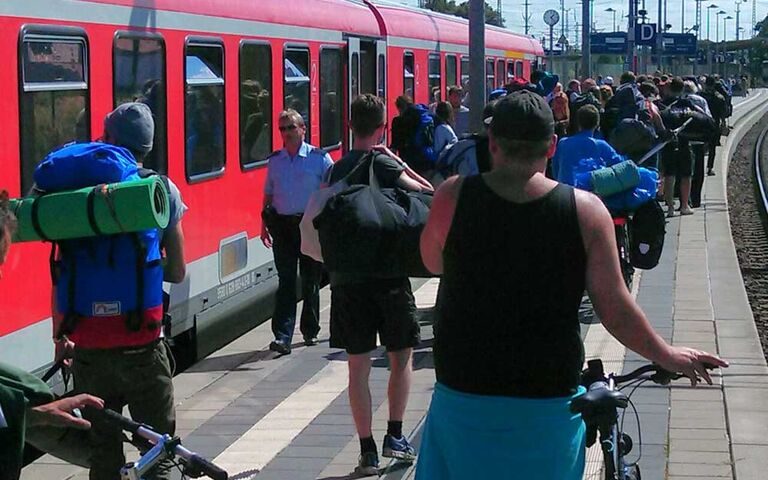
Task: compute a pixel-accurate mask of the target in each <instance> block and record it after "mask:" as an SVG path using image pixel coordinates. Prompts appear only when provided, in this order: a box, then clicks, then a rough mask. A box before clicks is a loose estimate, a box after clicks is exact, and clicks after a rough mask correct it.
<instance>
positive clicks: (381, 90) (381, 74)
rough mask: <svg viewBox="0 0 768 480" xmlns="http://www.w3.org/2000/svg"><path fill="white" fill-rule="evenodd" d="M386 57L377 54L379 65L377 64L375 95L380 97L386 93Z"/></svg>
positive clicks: (383, 96)
mask: <svg viewBox="0 0 768 480" xmlns="http://www.w3.org/2000/svg"><path fill="white" fill-rule="evenodd" d="M386 84H387V59H386V58H384V54H383V53H380V54H379V66H378V83H377V86H376V95H378V96H379V97H380V98H385V97H386V94H387V87H386Z"/></svg>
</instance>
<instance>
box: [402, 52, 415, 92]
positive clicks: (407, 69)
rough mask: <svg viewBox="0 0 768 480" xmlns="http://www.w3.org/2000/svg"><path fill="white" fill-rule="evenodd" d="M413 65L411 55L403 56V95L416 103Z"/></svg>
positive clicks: (406, 53)
mask: <svg viewBox="0 0 768 480" xmlns="http://www.w3.org/2000/svg"><path fill="white" fill-rule="evenodd" d="M414 74H415V63H414V61H413V53H411V52H405V53H404V54H403V95H408V96H409V97H411V99H413V101H416V83H415V78H416V77H415V75H414Z"/></svg>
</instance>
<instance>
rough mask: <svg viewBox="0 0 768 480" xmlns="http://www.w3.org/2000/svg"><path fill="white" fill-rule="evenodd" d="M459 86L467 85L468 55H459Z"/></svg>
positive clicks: (465, 86) (464, 86)
mask: <svg viewBox="0 0 768 480" xmlns="http://www.w3.org/2000/svg"><path fill="white" fill-rule="evenodd" d="M461 87H462V88H464V89H466V88H467V87H469V57H461Z"/></svg>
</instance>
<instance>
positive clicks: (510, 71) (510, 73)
mask: <svg viewBox="0 0 768 480" xmlns="http://www.w3.org/2000/svg"><path fill="white" fill-rule="evenodd" d="M513 78H515V62H514V61H512V60H510V61H508V62H507V81H510V80H512V79H513Z"/></svg>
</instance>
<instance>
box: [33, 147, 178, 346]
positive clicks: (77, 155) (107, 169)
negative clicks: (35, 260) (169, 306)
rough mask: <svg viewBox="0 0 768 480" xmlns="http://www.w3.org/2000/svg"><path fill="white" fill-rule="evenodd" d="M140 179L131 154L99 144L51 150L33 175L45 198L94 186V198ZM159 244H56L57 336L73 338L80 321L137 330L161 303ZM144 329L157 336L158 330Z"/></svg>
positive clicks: (123, 237)
mask: <svg viewBox="0 0 768 480" xmlns="http://www.w3.org/2000/svg"><path fill="white" fill-rule="evenodd" d="M140 178H141V176H140V173H139V171H138V166H137V164H136V160H135V158H134V156H133V154H132V153H131V152H130V151H129V150H127V149H125V148H122V147H117V146H114V145H109V144H104V143H99V142H92V143H72V144H68V145H65V146H64V147H62V148H60V149H58V150H54V151H53V152H51V153H49V154H48V156H47V157H46V158H45V159H44V160H43V161H42V162H41V163H40V164H39V165H38V166H37V168H36V169H35V173H34V180H35V185H36V187H37V188H38V189H39V190H42V191H43V192H45V193H52V192H58V191H65V190H74V189H79V188H84V187H90V186H93V187H94V195H95V194H96V191H97V189H98V186H100V185H103V184H108V183H117V182H123V181H128V180H138V179H140ZM94 223H95V222H94ZM159 238H160V232H159V231H158V230H157V229H151V230H144V231H141V232H135V233H123V234H117V235H101V236H94V237H88V238H78V239H72V240H63V241H58V242H56V243H54V249H53V251H52V252H51V263H52V265H51V270H52V275H53V277H54V284H55V285H56V286H57V297H56V305H57V310H58V311H59V312H61V313H62V314H64V320H63V322H62V324H61V328H60V331H59V332H57V335H62V334H70V333H72V332H73V331H74V329H75V327H76V324H77V322H78V321H79V320H80V319H82V318H84V317H87V318H91V319H93V318H99V317H116V316H119V317H122V318H124V319H125V326H126V328H127V330H128V331H129V332H138V331H139V330H141V328H142V326H143V323H144V320H145V318H144V316H145V315H144V314H145V312H146V311H147V310H148V309H157V308H158V307H159V306H160V307H161V306H162V303H163V290H162V284H163V269H162V264H161V256H160V245H159ZM56 247H58V250H59V252H60V253H59V260H58V261H55V250H56ZM147 328H148V329H152V328H157V329H158V332H159V328H160V325H148V326H147Z"/></svg>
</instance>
